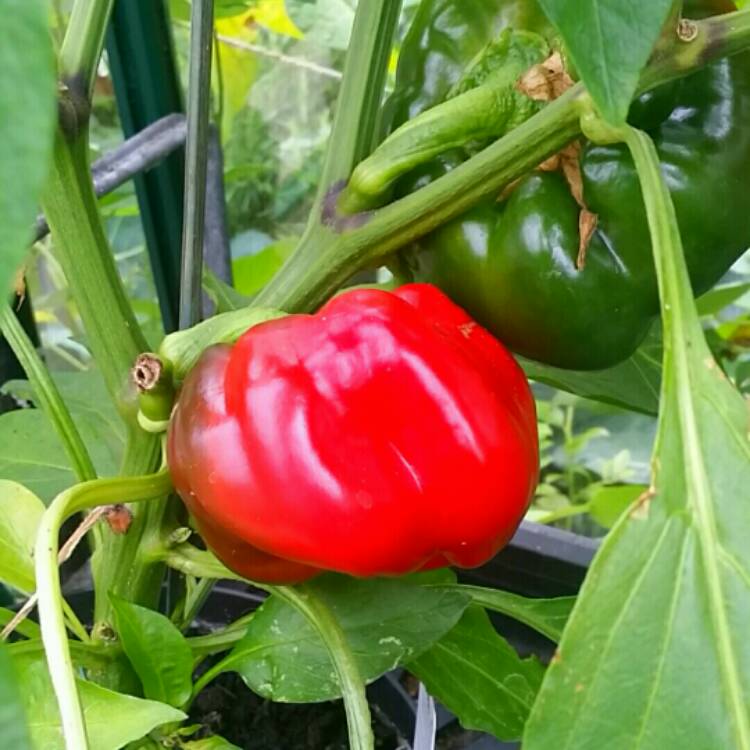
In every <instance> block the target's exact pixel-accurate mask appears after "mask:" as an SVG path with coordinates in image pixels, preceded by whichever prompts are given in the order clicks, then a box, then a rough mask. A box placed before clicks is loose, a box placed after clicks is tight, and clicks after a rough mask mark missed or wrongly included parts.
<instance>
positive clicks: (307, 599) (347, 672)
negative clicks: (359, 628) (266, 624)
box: [269, 584, 375, 750]
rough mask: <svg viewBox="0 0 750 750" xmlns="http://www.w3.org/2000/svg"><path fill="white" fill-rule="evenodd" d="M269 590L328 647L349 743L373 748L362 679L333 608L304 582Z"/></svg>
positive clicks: (358, 748) (363, 748) (355, 749)
mask: <svg viewBox="0 0 750 750" xmlns="http://www.w3.org/2000/svg"><path fill="white" fill-rule="evenodd" d="M269 591H272V592H273V593H274V594H276V595H277V596H278V597H279V598H281V599H283V600H284V601H286V602H287V603H288V604H290V605H291V606H292V607H294V608H295V609H296V610H298V611H299V612H300V613H301V614H302V615H304V617H305V618H306V619H307V621H308V622H309V623H310V624H311V625H312V626H313V628H315V630H317V632H318V634H319V635H320V637H321V639H322V641H323V643H324V644H325V646H326V648H327V649H328V654H329V655H330V657H331V662H332V663H333V668H334V670H335V671H336V676H337V677H338V681H339V686H340V687H341V693H342V696H343V698H344V708H345V710H346V722H347V725H348V727H349V747H350V749H351V750H373V748H374V747H375V739H374V737H373V734H372V724H371V720H370V707H369V706H368V704H367V695H366V693H365V683H364V680H363V679H362V677H361V675H360V673H359V666H358V665H357V660H356V659H355V657H354V654H353V653H352V650H351V649H350V648H349V644H348V643H347V640H346V636H345V635H344V631H343V630H342V629H341V626H340V625H339V623H338V622H337V620H336V618H335V616H334V614H333V612H331V610H330V609H329V608H328V607H327V606H326V605H325V603H324V602H323V601H321V599H320V597H318V596H316V594H315V593H314V592H312V591H311V590H310V588H309V587H308V586H306V585H305V584H302V585H300V586H296V587H295V588H292V587H290V586H271V587H269Z"/></svg>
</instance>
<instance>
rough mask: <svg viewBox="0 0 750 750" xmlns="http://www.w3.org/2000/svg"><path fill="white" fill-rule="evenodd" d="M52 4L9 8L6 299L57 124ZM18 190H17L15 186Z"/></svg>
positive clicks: (3, 81)
mask: <svg viewBox="0 0 750 750" xmlns="http://www.w3.org/2000/svg"><path fill="white" fill-rule="evenodd" d="M48 12H49V9H48V3H47V2H46V0H8V2H5V3H4V4H3V41H2V44H0V70H2V75H0V185H2V186H3V187H2V189H0V299H4V297H5V295H6V294H7V293H8V292H9V290H10V288H11V282H12V280H13V277H14V275H15V274H16V272H17V270H18V267H19V266H20V264H21V260H22V259H23V256H24V253H25V252H26V249H27V246H28V245H29V243H30V242H31V228H32V224H33V221H34V217H35V216H36V213H37V210H38V202H39V196H40V194H41V191H42V188H43V186H44V180H45V178H46V176H47V170H48V168H49V161H50V157H51V154H52V138H53V133H54V127H55V125H56V113H57V107H56V97H55V66H54V59H53V54H52V40H51V37H50V33H49V26H48ZM11 186H12V187H11Z"/></svg>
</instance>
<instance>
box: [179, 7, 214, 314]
mask: <svg viewBox="0 0 750 750" xmlns="http://www.w3.org/2000/svg"><path fill="white" fill-rule="evenodd" d="M213 28H214V3H213V0H193V3H192V6H191V16H190V70H189V82H188V105H187V110H188V111H187V141H186V147H185V152H186V153H185V201H184V209H185V210H184V214H185V224H184V227H183V235H182V270H181V279H180V314H179V327H180V328H181V329H182V328H189V327H190V326H193V325H195V324H196V323H198V322H199V321H200V319H201V317H202V315H201V299H202V297H201V270H202V268H203V234H204V224H205V215H206V172H207V161H208V120H209V116H210V108H211V43H212V41H213Z"/></svg>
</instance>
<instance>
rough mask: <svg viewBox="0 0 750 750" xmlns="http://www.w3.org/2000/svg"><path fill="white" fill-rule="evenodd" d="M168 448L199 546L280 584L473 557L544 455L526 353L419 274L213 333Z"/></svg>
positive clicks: (493, 542)
mask: <svg viewBox="0 0 750 750" xmlns="http://www.w3.org/2000/svg"><path fill="white" fill-rule="evenodd" d="M168 459H169V466H170V470H171V474H172V478H173V481H174V485H175V487H176V489H177V491H178V492H179V494H180V495H181V497H182V498H183V500H184V501H185V503H186V504H187V506H188V508H189V509H190V510H191V512H192V513H193V515H194V517H195V519H196V522H197V525H198V528H199V530H200V531H201V533H202V535H203V536H204V539H205V541H206V543H207V544H208V546H209V547H210V548H211V549H213V551H214V552H215V553H216V555H217V556H218V557H219V558H220V559H221V560H222V561H223V562H224V563H225V564H226V565H227V566H228V567H229V568H231V569H232V570H234V571H236V572H238V573H240V574H242V575H244V576H245V577H247V578H250V579H254V580H258V581H267V582H277V583H279V582H294V581H300V580H303V579H305V578H308V577H310V576H312V575H314V574H316V573H317V572H320V571H321V570H333V571H339V572H342V573H349V574H352V575H355V576H375V575H401V574H404V573H409V572H412V571H416V570H423V569H426V568H434V567H440V566H445V565H457V566H460V567H473V566H477V565H480V564H482V563H484V562H485V561H487V560H488V559H489V558H491V557H492V556H493V555H495V554H496V553H497V551H498V550H499V549H500V548H501V547H502V546H503V545H504V544H505V543H506V542H507V541H508V540H509V539H510V537H511V536H512V535H513V533H514V531H515V530H516V528H517V526H518V524H519V522H520V520H521V518H522V517H523V515H524V512H525V511H526V508H527V506H528V504H529V502H530V499H531V496H532V493H533V491H534V488H535V486H536V481H537V477H538V469H539V463H538V462H539V458H538V445H537V429H536V417H535V409H534V401H533V398H532V396H531V392H530V390H529V386H528V383H527V382H526V378H525V377H524V375H523V372H522V371H521V369H520V367H519V366H518V365H517V364H516V362H515V361H514V360H513V358H512V357H511V355H510V354H508V352H507V351H506V350H505V349H504V348H503V347H502V345H501V344H500V343H499V342H498V341H497V340H496V339H494V338H493V337H492V336H491V335H490V334H489V333H488V332H487V331H485V330H484V329H483V328H482V327H480V326H479V325H478V324H477V323H475V322H474V321H473V320H471V318H469V316H468V315H467V314H466V313H465V312H464V311H463V310H461V309H460V308H459V307H457V306H456V305H454V304H453V303H452V302H451V301H450V300H449V299H448V298H447V297H446V296H445V295H444V294H443V293H442V292H440V291H438V290H437V289H436V288H435V287H432V286H429V285H423V284H414V285H409V286H405V287H402V288H401V289H399V290H398V291H396V292H393V293H390V292H384V291H378V290H355V291H349V292H346V293H344V294H341V295H340V296H338V297H335V298H334V299H333V300H331V301H330V302H329V303H328V304H326V305H325V306H324V307H323V308H322V309H321V310H320V311H319V312H317V313H316V314H315V315H289V316H287V317H284V318H279V319H276V320H272V321H269V322H266V323H261V324H260V325H257V326H254V327H253V328H251V329H250V330H248V331H247V332H246V333H245V334H244V335H243V336H242V337H241V338H240V339H239V340H238V341H237V343H236V344H234V346H229V345H217V346H213V347H211V348H210V349H208V350H207V351H206V352H205V353H204V355H203V356H202V358H201V360H200V361H199V362H198V364H197V365H196V367H195V368H194V369H193V370H192V371H191V372H190V374H189V375H188V377H187V378H186V380H185V383H184V385H183V388H182V390H181V393H180V395H179V397H178V402H177V405H176V407H175V411H174V413H173V415H172V420H171V425H170V430H169V442H168Z"/></svg>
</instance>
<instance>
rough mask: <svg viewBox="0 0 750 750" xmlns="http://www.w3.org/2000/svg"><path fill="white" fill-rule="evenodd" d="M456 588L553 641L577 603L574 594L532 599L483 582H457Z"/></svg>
mask: <svg viewBox="0 0 750 750" xmlns="http://www.w3.org/2000/svg"><path fill="white" fill-rule="evenodd" d="M456 588H457V589H458V590H459V591H463V592H464V593H465V594H469V596H471V599H472V601H473V602H474V603H475V604H478V605H480V606H482V607H484V608H485V609H490V610H492V611H493V612H499V613H500V614H502V615H507V616H508V617H512V618H513V619H514V620H518V621H519V622H522V623H524V625H528V626H529V627H530V628H534V630H536V631H537V632H539V633H541V634H542V635H546V636H547V638H549V639H550V640H553V641H559V640H560V637H561V636H562V632H563V629H564V628H565V623H567V621H568V617H570V613H571V611H572V610H573V606H574V605H575V603H576V598H575V597H574V596H561V597H558V598H556V599H529V598H527V597H525V596H518V594H510V593H508V592H507V591H497V590H496V589H488V588H483V587H481V586H457V587H456Z"/></svg>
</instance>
